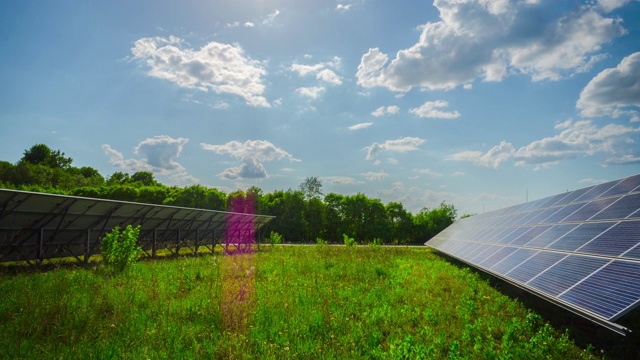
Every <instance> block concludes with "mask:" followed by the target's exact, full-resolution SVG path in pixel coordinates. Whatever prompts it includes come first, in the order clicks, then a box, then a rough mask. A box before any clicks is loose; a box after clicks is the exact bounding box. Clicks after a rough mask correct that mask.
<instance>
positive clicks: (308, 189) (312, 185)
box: [300, 176, 322, 200]
mask: <svg viewBox="0 0 640 360" xmlns="http://www.w3.org/2000/svg"><path fill="white" fill-rule="evenodd" d="M300 191H302V194H303V195H304V198H305V200H310V199H313V198H318V199H319V198H320V197H321V196H322V181H320V179H318V178H317V177H316V176H311V177H308V178H306V179H304V181H303V182H302V183H301V184H300Z"/></svg>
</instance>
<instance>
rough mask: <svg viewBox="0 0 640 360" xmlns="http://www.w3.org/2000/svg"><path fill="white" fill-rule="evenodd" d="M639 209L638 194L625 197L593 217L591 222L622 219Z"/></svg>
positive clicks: (639, 199)
mask: <svg viewBox="0 0 640 360" xmlns="http://www.w3.org/2000/svg"><path fill="white" fill-rule="evenodd" d="M638 209H640V194H632V195H626V196H623V197H621V198H619V199H618V201H616V202H614V203H613V204H611V205H609V207H608V208H606V209H604V210H602V211H601V212H599V213H598V214H596V215H594V216H593V217H592V218H591V220H610V219H624V218H626V217H627V216H629V215H631V214H633V213H634V212H635V211H637V210H638Z"/></svg>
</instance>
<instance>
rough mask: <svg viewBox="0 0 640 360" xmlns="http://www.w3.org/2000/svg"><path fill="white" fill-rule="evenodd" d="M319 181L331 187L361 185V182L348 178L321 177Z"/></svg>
mask: <svg viewBox="0 0 640 360" xmlns="http://www.w3.org/2000/svg"><path fill="white" fill-rule="evenodd" d="M321 180H322V181H326V182H328V183H330V184H333V185H359V184H362V183H363V182H362V181H359V180H356V179H354V178H352V177H348V176H323V177H321Z"/></svg>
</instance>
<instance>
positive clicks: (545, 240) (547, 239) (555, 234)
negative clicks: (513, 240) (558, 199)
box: [526, 224, 578, 248]
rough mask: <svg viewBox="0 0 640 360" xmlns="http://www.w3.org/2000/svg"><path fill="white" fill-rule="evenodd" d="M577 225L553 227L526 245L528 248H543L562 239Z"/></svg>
mask: <svg viewBox="0 0 640 360" xmlns="http://www.w3.org/2000/svg"><path fill="white" fill-rule="evenodd" d="M577 226H578V224H558V225H553V226H552V227H551V228H550V229H548V230H547V231H545V232H543V233H542V234H540V235H538V236H537V237H536V238H535V239H533V240H531V241H529V242H528V243H527V244H526V245H527V246H530V247H539V248H545V247H547V246H549V245H550V244H551V243H553V242H554V241H556V240H558V239H560V238H561V237H563V236H564V235H565V234H566V233H568V232H569V231H571V230H573V229H575V228H576V227H577Z"/></svg>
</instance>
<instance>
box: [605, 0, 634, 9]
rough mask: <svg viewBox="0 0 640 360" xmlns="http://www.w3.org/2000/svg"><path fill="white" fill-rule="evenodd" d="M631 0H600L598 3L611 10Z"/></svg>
mask: <svg viewBox="0 0 640 360" xmlns="http://www.w3.org/2000/svg"><path fill="white" fill-rule="evenodd" d="M630 1H631V0H598V5H600V7H601V8H602V9H603V10H604V11H606V12H611V11H613V10H615V9H617V8H620V7H622V6H624V5H626V4H627V3H628V2H630Z"/></svg>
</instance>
